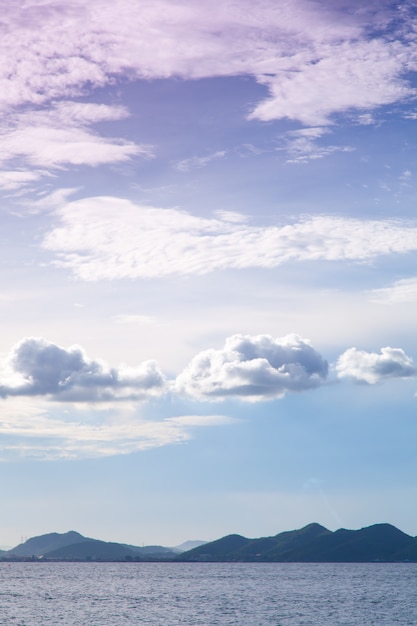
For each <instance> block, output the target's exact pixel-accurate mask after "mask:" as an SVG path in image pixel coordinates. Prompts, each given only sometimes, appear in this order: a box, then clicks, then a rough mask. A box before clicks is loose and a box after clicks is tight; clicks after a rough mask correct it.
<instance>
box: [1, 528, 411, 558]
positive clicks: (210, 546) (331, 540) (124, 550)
mask: <svg viewBox="0 0 417 626" xmlns="http://www.w3.org/2000/svg"><path fill="white" fill-rule="evenodd" d="M195 543H197V544H199V545H197V546H196V547H193V548H192V549H190V550H187V551H184V552H181V553H180V554H179V551H180V550H181V549H184V548H185V549H186V548H187V547H189V546H190V544H191V545H193V544H194V545H195ZM32 558H33V559H37V558H42V559H45V560H54V561H208V562H263V563H268V562H281V563H283V562H315V563H319V562H329V563H336V562H357V563H361V562H362V563H365V562H372V561H383V562H397V561H399V562H400V561H412V562H417V537H410V535H407V534H406V533H403V532H402V531H401V530H398V528H395V526H392V525H391V524H375V525H373V526H368V527H366V528H361V529H360V530H346V529H345V528H341V529H339V530H336V531H334V532H332V531H330V530H328V529H327V528H325V527H324V526H321V525H320V524H308V526H304V527H303V528H300V529H298V530H290V531H286V532H282V533H279V534H278V535H275V536H272V537H260V538H257V539H247V538H246V537H243V536H242V535H236V534H235V535H227V536H226V537H222V538H220V539H217V540H216V541H211V542H209V543H204V542H186V543H185V544H182V545H181V546H178V547H177V548H164V547H163V546H142V547H138V546H132V545H128V544H123V543H115V542H107V541H100V540H99V539H91V538H89V537H84V536H83V535H80V533H77V532H75V531H73V530H72V531H69V532H67V533H62V534H60V533H49V534H47V535H41V536H39V537H32V538H31V539H28V540H27V541H25V542H24V543H22V544H19V545H18V546H16V547H15V548H12V549H11V550H9V551H5V552H2V553H1V552H0V560H4V559H18V560H20V559H32Z"/></svg>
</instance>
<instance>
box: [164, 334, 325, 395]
mask: <svg viewBox="0 0 417 626" xmlns="http://www.w3.org/2000/svg"><path fill="white" fill-rule="evenodd" d="M326 376H327V363H326V361H325V360H324V359H323V358H322V356H321V355H320V354H319V353H318V352H317V351H316V350H315V349H314V348H312V346H311V345H310V343H309V342H308V341H306V340H304V339H302V338H301V337H298V336H297V335H287V336H286V337H281V338H279V339H274V338H273V337H271V336H269V335H258V336H254V337H252V336H249V335H246V336H244V335H233V336H232V337H229V338H228V339H226V342H225V345H224V347H223V348H222V349H220V350H214V349H210V350H205V351H203V352H200V354H197V355H196V356H195V357H194V358H193V359H192V361H191V363H190V364H189V365H188V367H187V368H186V369H185V370H184V371H183V372H182V373H181V374H180V375H179V376H178V378H177V380H176V383H175V390H176V391H177V392H179V393H185V394H188V395H190V396H194V397H197V398H206V399H213V400H216V399H222V398H225V397H228V396H234V397H238V398H242V399H244V400H249V401H256V400H266V399H271V398H281V397H283V396H284V395H285V393H286V392H288V391H304V390H306V389H312V388H314V387H318V386H319V385H321V384H322V383H323V382H324V381H325V379H326Z"/></svg>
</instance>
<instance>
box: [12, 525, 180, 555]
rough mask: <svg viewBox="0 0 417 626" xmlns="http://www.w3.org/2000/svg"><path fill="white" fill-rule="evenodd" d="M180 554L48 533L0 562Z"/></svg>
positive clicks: (28, 542)
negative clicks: (16, 558)
mask: <svg viewBox="0 0 417 626" xmlns="http://www.w3.org/2000/svg"><path fill="white" fill-rule="evenodd" d="M177 554H178V552H175V551H174V550H172V549H170V548H164V547H162V546H145V547H137V546H130V545H127V544H123V543H114V542H106V541H100V540H99V539H91V538H89V537H84V536H83V535H81V534H80V533H77V532H75V531H69V532H67V533H62V534H60V533H49V534H47V535H41V536H39V537H32V538H31V539H28V540H27V541H25V542H24V543H21V544H19V545H18V546H16V547H15V548H12V549H11V550H8V551H7V552H4V553H3V554H2V555H1V554H0V558H14V557H21V558H28V557H38V558H40V557H42V558H44V559H53V560H101V561H125V560H136V561H142V560H167V559H168V560H169V559H173V558H174V557H175V556H177Z"/></svg>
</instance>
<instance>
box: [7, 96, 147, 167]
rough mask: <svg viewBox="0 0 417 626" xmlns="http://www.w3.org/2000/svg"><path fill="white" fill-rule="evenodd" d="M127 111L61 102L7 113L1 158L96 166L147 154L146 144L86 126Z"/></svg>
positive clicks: (36, 163)
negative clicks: (44, 107)
mask: <svg viewBox="0 0 417 626" xmlns="http://www.w3.org/2000/svg"><path fill="white" fill-rule="evenodd" d="M126 115H127V112H126V110H125V109H124V107H117V106H107V105H97V104H88V103H85V104H84V103H78V102H61V103H56V104H55V105H54V106H52V107H51V108H49V109H48V110H37V111H29V112H24V113H18V114H16V115H14V116H9V117H8V124H7V125H6V126H5V127H3V128H2V129H1V130H0V162H2V163H3V164H4V163H7V162H8V161H14V160H15V159H20V160H21V161H22V162H23V163H24V164H26V165H29V166H34V167H49V168H57V167H63V166H66V165H90V166H97V165H101V164H104V163H113V162H118V161H126V160H128V159H130V158H131V157H133V156H135V155H142V156H149V155H150V154H151V149H150V147H149V146H138V145H136V144H134V143H133V142H131V141H126V140H121V139H111V138H102V137H100V136H99V135H97V134H95V133H94V132H92V131H91V129H89V128H88V127H89V126H90V125H91V124H94V123H97V122H102V121H109V120H119V119H122V118H123V117H126Z"/></svg>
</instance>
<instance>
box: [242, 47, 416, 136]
mask: <svg viewBox="0 0 417 626" xmlns="http://www.w3.org/2000/svg"><path fill="white" fill-rule="evenodd" d="M416 60H417V47H416V44H415V42H411V43H409V44H405V43H401V42H399V41H393V42H389V41H387V40H385V39H382V38H375V39H373V40H370V41H365V40H363V41H356V42H354V41H343V42H338V43H336V44H330V45H323V46H322V47H321V48H320V49H319V51H318V54H317V56H316V58H314V59H313V58H312V57H311V56H310V57H309V58H305V59H304V60H303V61H301V62H300V60H299V58H297V57H296V59H292V58H290V59H289V60H288V62H287V63H286V67H285V66H283V64H282V61H281V63H280V65H281V67H280V68H279V70H278V71H277V72H276V73H275V74H274V75H273V76H272V77H271V76H268V77H266V78H264V80H263V82H264V83H265V84H266V85H267V86H268V89H269V92H270V96H269V98H268V99H266V100H264V101H263V102H261V103H260V104H258V105H257V106H256V107H255V109H254V111H253V112H252V114H251V116H250V117H251V118H257V119H260V120H263V121H269V120H273V119H279V118H288V119H292V120H298V121H300V122H302V123H303V124H305V125H307V126H310V125H326V124H330V123H331V122H332V116H333V115H335V114H337V113H342V112H345V111H354V110H356V111H358V110H359V111H363V110H366V109H370V110H372V109H375V108H377V107H380V106H382V105H388V104H392V103H395V102H399V101H404V100H406V99H407V98H411V97H415V96H416V90H415V89H414V88H412V87H411V85H410V84H409V83H408V81H407V80H405V79H403V78H402V75H403V74H405V73H406V72H407V70H408V69H410V66H411V67H413V68H414V67H415V64H416ZM277 69H278V68H277Z"/></svg>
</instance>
